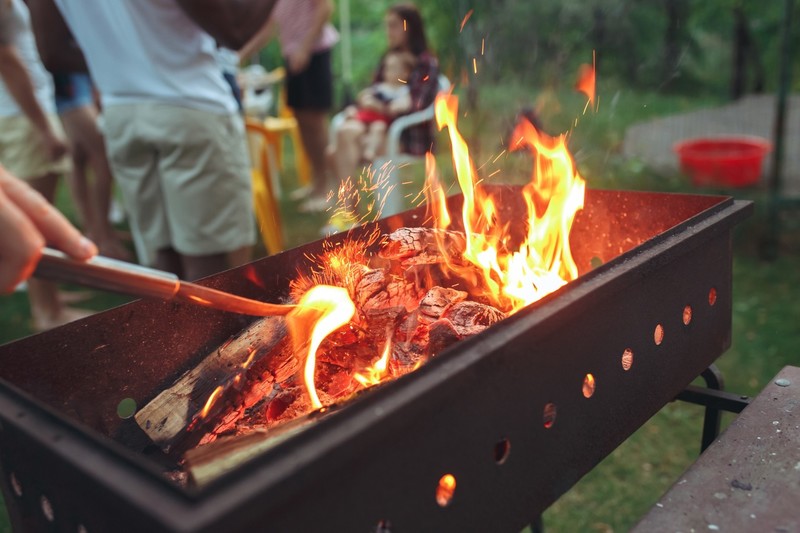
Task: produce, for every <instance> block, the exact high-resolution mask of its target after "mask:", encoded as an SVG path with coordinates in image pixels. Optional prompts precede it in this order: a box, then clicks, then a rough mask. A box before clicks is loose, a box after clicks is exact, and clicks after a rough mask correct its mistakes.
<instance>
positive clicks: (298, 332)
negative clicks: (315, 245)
mask: <svg viewBox="0 0 800 533" xmlns="http://www.w3.org/2000/svg"><path fill="white" fill-rule="evenodd" d="M355 311H356V307H355V305H354V304H353V301H352V300H351V299H350V295H349V294H348V292H347V289H344V288H342V287H332V286H330V285H315V286H314V287H312V288H311V289H309V290H308V291H307V292H306V293H305V294H304V295H303V297H302V298H301V299H300V302H299V303H298V304H297V307H295V308H294V309H293V310H292V311H291V312H290V313H289V314H288V315H287V316H286V324H287V325H288V327H289V333H290V335H291V337H292V347H293V348H294V353H296V354H300V353H303V351H304V350H305V352H306V361H305V366H304V370H303V378H304V384H305V387H306V390H307V391H308V395H309V397H310V398H311V405H312V406H313V407H314V409H318V408H320V407H322V403H321V402H320V401H319V396H318V395H317V389H316V386H315V384H314V370H315V369H316V360H317V349H318V348H319V345H320V344H322V341H323V340H325V337H327V336H328V335H330V334H331V333H333V332H334V331H336V330H337V329H339V328H340V327H342V326H344V325H345V324H347V323H348V322H349V321H350V319H351V318H352V317H353V315H354V314H355Z"/></svg>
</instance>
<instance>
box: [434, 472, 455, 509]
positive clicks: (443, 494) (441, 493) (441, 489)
mask: <svg viewBox="0 0 800 533" xmlns="http://www.w3.org/2000/svg"><path fill="white" fill-rule="evenodd" d="M455 492H456V478H455V476H453V474H445V475H443V476H442V477H441V479H439V485H437V487H436V503H438V504H439V506H440V507H447V506H448V505H450V502H451V501H452V500H453V494H455Z"/></svg>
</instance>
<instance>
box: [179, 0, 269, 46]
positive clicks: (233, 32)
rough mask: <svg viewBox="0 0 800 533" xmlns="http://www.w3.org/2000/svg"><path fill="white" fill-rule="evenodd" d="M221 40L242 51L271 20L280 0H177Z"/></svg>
mask: <svg viewBox="0 0 800 533" xmlns="http://www.w3.org/2000/svg"><path fill="white" fill-rule="evenodd" d="M176 2H177V3H178V5H179V6H180V7H181V8H182V9H183V11H184V12H185V13H186V14H187V15H188V16H189V18H191V19H192V20H193V21H195V23H197V25H198V26H200V27H201V28H202V29H203V30H205V31H206V32H207V33H208V34H209V35H211V36H212V37H213V38H214V39H216V41H217V42H218V43H220V44H221V45H222V46H224V47H226V48H230V49H231V50H239V49H240V48H242V47H243V46H244V45H245V44H247V41H249V40H250V39H251V38H252V37H253V36H254V35H255V34H256V33H257V32H258V30H260V29H261V28H262V27H263V26H264V24H265V23H266V22H267V19H269V16H270V14H271V13H272V8H273V7H275V4H276V3H277V0H176Z"/></svg>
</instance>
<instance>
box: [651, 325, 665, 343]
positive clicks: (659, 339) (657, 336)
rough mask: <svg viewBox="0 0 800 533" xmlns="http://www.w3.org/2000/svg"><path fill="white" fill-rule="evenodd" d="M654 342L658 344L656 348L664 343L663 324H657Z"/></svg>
mask: <svg viewBox="0 0 800 533" xmlns="http://www.w3.org/2000/svg"><path fill="white" fill-rule="evenodd" d="M653 341H654V342H655V343H656V346H660V345H661V343H662V342H664V326H662V325H661V324H656V329H655V331H654V332H653Z"/></svg>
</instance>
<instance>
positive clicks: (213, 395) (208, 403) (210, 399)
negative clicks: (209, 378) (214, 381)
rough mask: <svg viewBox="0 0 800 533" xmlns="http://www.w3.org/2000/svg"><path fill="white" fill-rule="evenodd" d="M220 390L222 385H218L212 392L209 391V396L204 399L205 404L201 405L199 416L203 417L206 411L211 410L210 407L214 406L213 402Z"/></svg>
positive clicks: (205, 415) (206, 413)
mask: <svg viewBox="0 0 800 533" xmlns="http://www.w3.org/2000/svg"><path fill="white" fill-rule="evenodd" d="M221 392H222V385H219V386H218V387H217V388H216V389H214V392H212V393H211V396H209V397H208V400H206V404H205V405H204V406H203V409H202V410H201V411H200V418H205V417H207V416H208V412H209V411H211V408H212V407H213V406H214V403H215V402H216V401H217V397H218V396H219V395H220V393H221Z"/></svg>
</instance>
